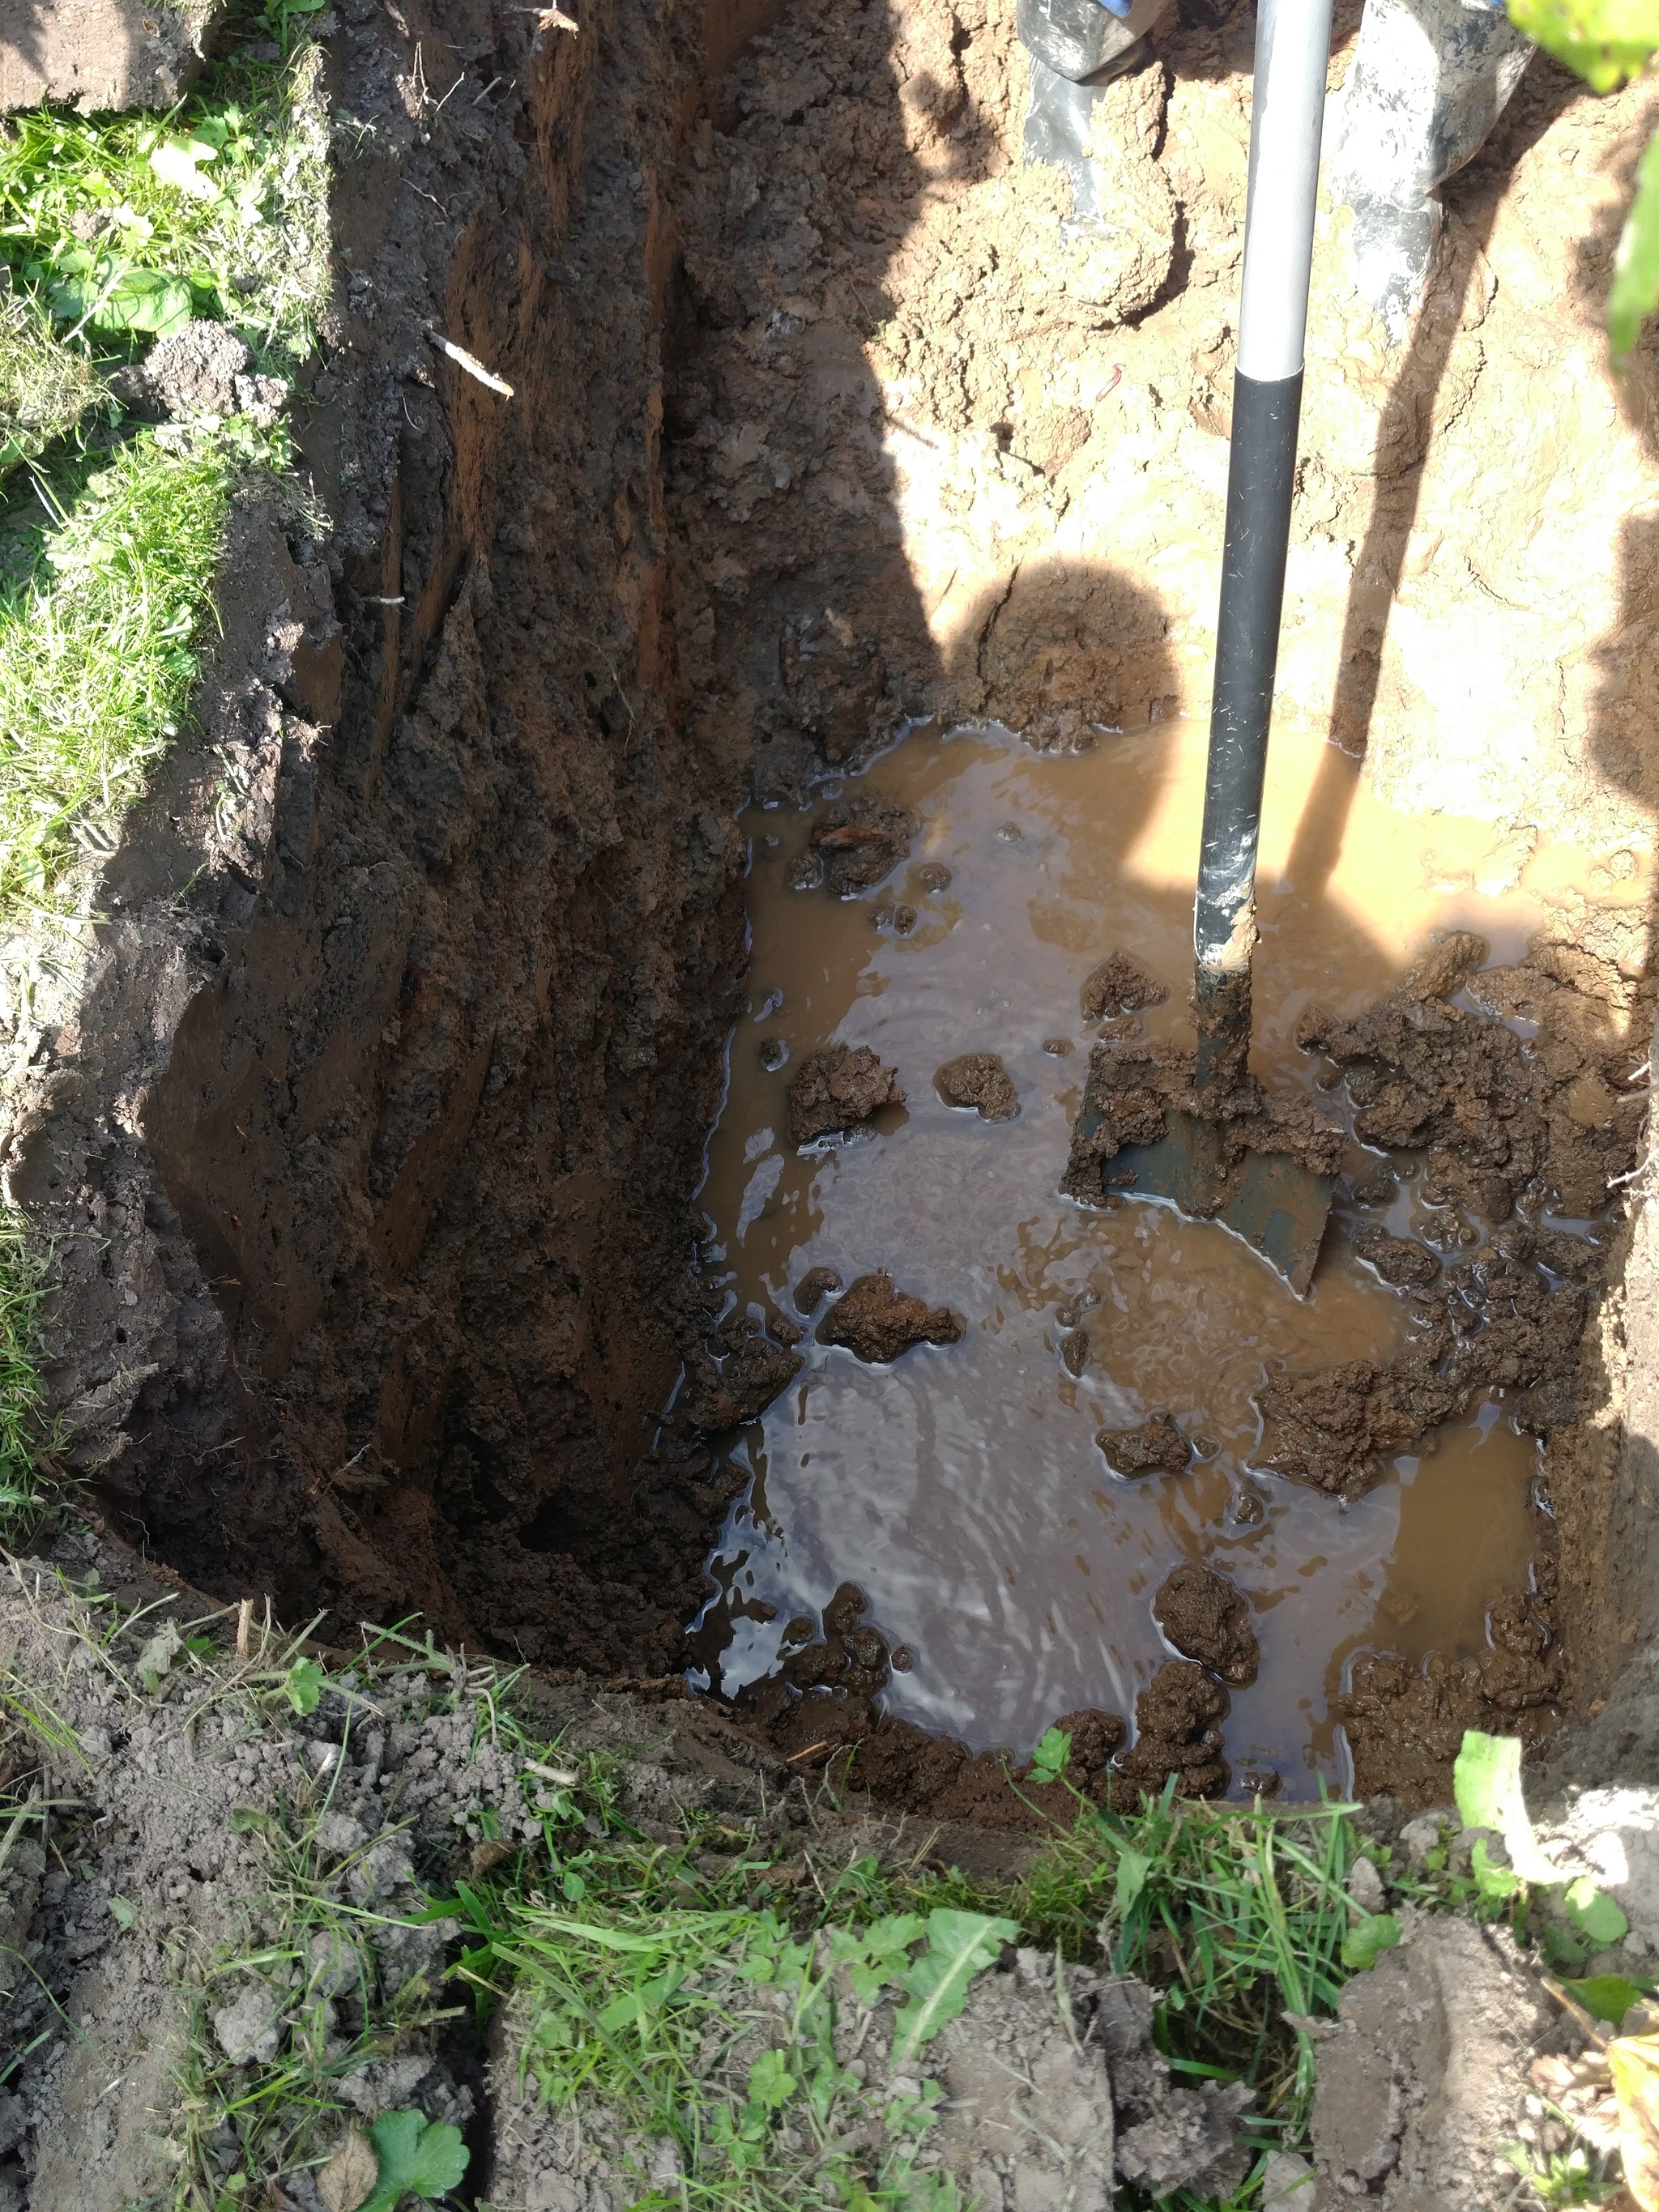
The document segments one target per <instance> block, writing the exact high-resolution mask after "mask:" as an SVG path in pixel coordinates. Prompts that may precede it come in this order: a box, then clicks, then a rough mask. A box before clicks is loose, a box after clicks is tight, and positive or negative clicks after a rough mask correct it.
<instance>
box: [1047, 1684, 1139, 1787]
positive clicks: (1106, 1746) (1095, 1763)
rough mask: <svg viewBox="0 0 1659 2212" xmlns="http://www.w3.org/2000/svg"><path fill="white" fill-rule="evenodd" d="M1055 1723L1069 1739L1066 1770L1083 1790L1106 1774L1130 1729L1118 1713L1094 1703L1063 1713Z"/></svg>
mask: <svg viewBox="0 0 1659 2212" xmlns="http://www.w3.org/2000/svg"><path fill="white" fill-rule="evenodd" d="M1054 1727H1055V1728H1057V1729H1060V1730H1062V1731H1063V1733H1064V1734H1065V1735H1068V1736H1070V1737H1071V1739H1072V1759H1071V1765H1070V1767H1069V1769H1068V1771H1069V1772H1070V1775H1071V1778H1072V1779H1073V1782H1075V1783H1076V1784H1077V1785H1078V1787H1079V1790H1089V1789H1090V1788H1091V1785H1092V1784H1095V1783H1097V1782H1099V1781H1101V1780H1102V1779H1103V1778H1104V1777H1105V1775H1106V1772H1107V1770H1108V1769H1109V1766H1110V1765H1111V1763H1112V1761H1113V1759H1115V1758H1116V1756H1117V1754H1118V1753H1119V1752H1120V1751H1121V1750H1122V1748H1123V1742H1124V1739H1125V1737H1126V1736H1127V1735H1128V1733H1129V1731H1128V1729H1127V1728H1126V1727H1125V1726H1124V1724H1123V1723H1122V1721H1121V1719H1120V1718H1119V1717H1118V1716H1117V1714H1115V1713H1109V1712H1103V1711H1101V1709H1100V1708H1099V1706H1097V1705H1084V1706H1081V1707H1079V1710H1078V1711H1076V1712H1074V1713H1062V1714H1061V1715H1060V1718H1059V1719H1058V1720H1057V1721H1055V1722H1054Z"/></svg>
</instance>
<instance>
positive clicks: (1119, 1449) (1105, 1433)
mask: <svg viewBox="0 0 1659 2212" xmlns="http://www.w3.org/2000/svg"><path fill="white" fill-rule="evenodd" d="M1095 1442H1096V1443H1097V1444H1098V1445H1099V1447H1100V1449H1101V1450H1102V1451H1103V1452H1104V1453H1105V1455H1106V1464H1107V1466H1108V1467H1109V1468H1111V1470H1112V1472H1113V1474H1128V1475H1134V1474H1180V1473H1181V1470H1182V1468H1184V1467H1185V1466H1186V1464H1187V1462H1188V1460H1189V1459H1190V1458H1191V1457H1192V1446H1191V1445H1190V1444H1189V1443H1188V1442H1187V1439H1186V1437H1183V1436H1182V1433H1181V1431H1180V1430H1179V1429H1178V1428H1177V1427H1176V1425H1175V1422H1174V1420H1173V1419H1171V1418H1170V1415H1169V1414H1168V1413H1154V1414H1152V1417H1151V1418H1150V1419H1147V1420H1145V1421H1143V1422H1142V1423H1141V1424H1140V1425H1139V1428H1134V1429H1102V1430H1101V1431H1099V1433H1098V1434H1097V1436H1096V1437H1095Z"/></svg>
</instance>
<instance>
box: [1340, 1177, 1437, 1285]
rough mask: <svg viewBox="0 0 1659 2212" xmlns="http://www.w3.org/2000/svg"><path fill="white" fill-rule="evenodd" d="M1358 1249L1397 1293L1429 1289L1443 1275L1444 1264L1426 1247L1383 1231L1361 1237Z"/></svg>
mask: <svg viewBox="0 0 1659 2212" xmlns="http://www.w3.org/2000/svg"><path fill="white" fill-rule="evenodd" d="M1356 1195H1357V1194H1356ZM1354 1249H1355V1251H1356V1252H1358V1255H1359V1256H1360V1258H1361V1259H1362V1260H1365V1261H1370V1265H1371V1266H1372V1267H1375V1268H1376V1272H1377V1273H1378V1274H1379V1275H1381V1276H1382V1278H1383V1281H1384V1282H1385V1283H1392V1284H1393V1285H1394V1287H1395V1289H1396V1290H1419V1291H1420V1290H1425V1289H1426V1288H1427V1287H1428V1285H1430V1284H1431V1282H1432V1281H1433V1280H1434V1279H1435V1277H1436V1276H1437V1274H1438V1273H1440V1262H1439V1261H1438V1260H1437V1259H1436V1257H1435V1255H1434V1254H1433V1253H1432V1252H1431V1251H1430V1250H1429V1249H1428V1247H1427V1246H1426V1245H1425V1244H1414V1243H1413V1242H1412V1240H1411V1238H1410V1237H1390V1236H1389V1234H1388V1233H1387V1231H1384V1230H1382V1229H1374V1230H1372V1231H1370V1232H1369V1234H1367V1235H1366V1236H1364V1237H1360V1238H1359V1240H1358V1243H1356V1244H1355V1246H1354Z"/></svg>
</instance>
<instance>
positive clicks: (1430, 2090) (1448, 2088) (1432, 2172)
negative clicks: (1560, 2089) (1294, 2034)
mask: <svg viewBox="0 0 1659 2212" xmlns="http://www.w3.org/2000/svg"><path fill="white" fill-rule="evenodd" d="M1395 1910H1396V1911H1397V1913H1398V1916H1399V1917H1400V1919H1401V1923H1402V1925H1403V1931H1404V1932H1403V1934H1402V1936H1401V1942H1399V1943H1398V1944H1397V1945H1396V1946H1395V1948H1394V1949H1392V1950H1389V1951H1385V1952H1384V1953H1383V1954H1382V1956H1381V1957H1380V1958H1379V1959H1378V1960H1377V1961H1376V1964H1375V1965H1374V1966H1371V1967H1370V1969H1369V1971H1368V1972H1364V1973H1363V1974H1356V1975H1355V1976H1354V1977H1353V1978H1352V1980H1351V1981H1350V1982H1349V1983H1348V1984H1347V1986H1346V1989H1345V1990H1343V1992H1342V1996H1341V2001H1340V2005H1339V2007H1338V2025H1337V2026H1336V2027H1335V2028H1334V2031H1333V2032H1331V2033H1325V2034H1322V2036H1321V2039H1320V2042H1319V2045H1318V2073H1317V2080H1316V2087H1315V2091H1314V2108H1313V2148H1314V2158H1315V2164H1316V2171H1317V2174H1318V2187H1319V2191H1320V2194H1319V2197H1318V2200H1317V2201H1318V2202H1320V2203H1325V2202H1329V2203H1332V2204H1342V2203H1348V2202H1349V2201H1351V2200H1352V2201H1357V2202H1359V2203H1365V2204H1374V2205H1377V2206H1380V2207H1382V2208H1383V2212H1407V2208H1408V2207H1409V2208H1411V2212H1416V2209H1417V2208H1418V2207H1419V2206H1427V2205H1435V2206H1437V2207H1443V2208H1445V2212H1498V2207H1500V2206H1507V2205H1510V2204H1512V2203H1514V2202H1515V2200H1516V2172H1515V2168H1514V2166H1512V2165H1511V2164H1510V2161H1509V2160H1507V2159H1506V2158H1505V2157H1504V2155H1503V2152H1504V2145H1505V2144H1506V2143H1508V2142H1515V2141H1516V2138H1517V2136H1518V2135H1519V2134H1520V2127H1519V2123H1520V2122H1521V2121H1522V2118H1523V2114H1524V2112H1525V2110H1526V2099H1527V2095H1528V2091H1529V2089H1530V2087H1531V2083H1530V2081H1529V2080H1528V2069H1529V2068H1530V2067H1531V2066H1532V2065H1533V2064H1534V2063H1535V2062H1536V2061H1537V2060H1538V2058H1539V2057H1541V2056H1543V2055H1544V2054H1547V2053H1549V2052H1553V2051H1560V2050H1561V2049H1562V2048H1563V2047H1564V2046H1568V2047H1571V2048H1577V2045H1578V2043H1579V2041H1580V2039H1579V2038H1578V2037H1577V2033H1576V2031H1575V2030H1574V2028H1573V2024H1572V2022H1571V2021H1570V2020H1569V2019H1568V2017H1567V2015H1565V2012H1564V2011H1563V2010H1562V2009H1561V2008H1559V2006H1556V2005H1553V2004H1552V2003H1551V2002H1550V2000H1549V1997H1548V1996H1547V1993H1546V1991H1545V1989H1544V1987H1543V1984H1542V1981H1541V1978H1540V1977H1539V1976H1538V1975H1537V1974H1536V1973H1535V1972H1534V1970H1533V1968H1532V1966H1531V1965H1530V1963H1529V1961H1528V1960H1526V1959H1525V1958H1524V1957H1523V1956H1522V1954H1521V1952H1520V1951H1519V1949H1518V1948H1517V1947H1516V1942H1515V1939H1514V1937H1513V1936H1511V1935H1510V1931H1509V1929H1506V1928H1498V1927H1489V1926H1485V1925H1482V1924H1480V1923H1478V1922H1475V1921H1473V1920H1466V1919H1462V1918H1459V1917H1453V1916H1450V1915H1442V1914H1434V1915H1432V1916H1431V1915H1429V1914H1427V1913H1423V1912H1419V1911H1415V1910H1414V1909H1413V1907H1412V1906H1410V1905H1399V1906H1397V1907H1396V1908H1395ZM1407 2023H1409V2027H1407ZM1535 2108H1536V2107H1535V2100H1534V2109H1535ZM1311 2193H1312V2192H1311V2191H1304V2194H1307V2195H1310V2194H1311Z"/></svg>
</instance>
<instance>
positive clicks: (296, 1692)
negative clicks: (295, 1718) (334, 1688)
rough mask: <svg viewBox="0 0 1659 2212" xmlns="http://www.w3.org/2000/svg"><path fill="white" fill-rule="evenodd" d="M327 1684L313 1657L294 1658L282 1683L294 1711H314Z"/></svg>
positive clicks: (325, 1676)
mask: <svg viewBox="0 0 1659 2212" xmlns="http://www.w3.org/2000/svg"><path fill="white" fill-rule="evenodd" d="M327 1686H328V1676H327V1674H325V1672H324V1671H323V1669H322V1668H320V1667H319V1665H318V1663H317V1662H316V1661H315V1660H314V1659H296V1660H295V1662H294V1664H293V1665H292V1666H291V1667H290V1668H289V1670H288V1675H287V1678H286V1680H284V1681H283V1692H284V1693H285V1695H286V1696H287V1699H288V1701H289V1705H292V1706H293V1708H294V1710H295V1712H296V1713H314V1712H315V1711H316V1710H317V1707H318V1705H319V1702H320V1700H321V1698H322V1694H323V1692H324V1691H325V1689H326V1688H327Z"/></svg>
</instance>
